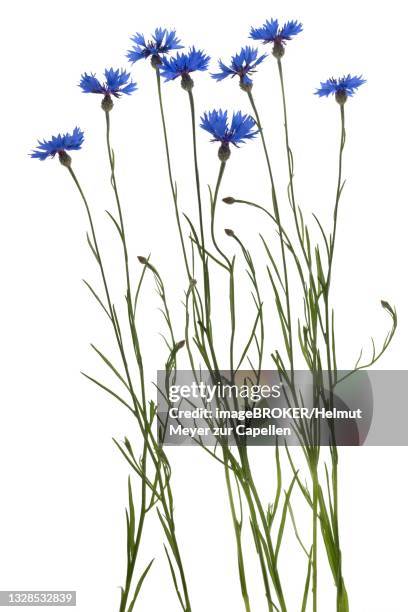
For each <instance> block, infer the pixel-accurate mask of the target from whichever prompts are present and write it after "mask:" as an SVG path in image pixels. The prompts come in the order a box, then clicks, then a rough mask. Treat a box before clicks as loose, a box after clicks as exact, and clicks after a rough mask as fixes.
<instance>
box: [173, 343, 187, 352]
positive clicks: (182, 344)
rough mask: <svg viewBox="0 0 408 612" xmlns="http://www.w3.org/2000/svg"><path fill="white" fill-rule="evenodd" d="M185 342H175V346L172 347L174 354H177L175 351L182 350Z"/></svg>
mask: <svg viewBox="0 0 408 612" xmlns="http://www.w3.org/2000/svg"><path fill="white" fill-rule="evenodd" d="M185 343H186V341H185V340H180V342H177V344H176V345H175V347H174V352H175V353H177V351H179V350H180V349H182V348H183V346H184V345H185Z"/></svg>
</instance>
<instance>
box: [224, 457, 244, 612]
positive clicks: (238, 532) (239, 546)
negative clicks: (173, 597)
mask: <svg viewBox="0 0 408 612" xmlns="http://www.w3.org/2000/svg"><path fill="white" fill-rule="evenodd" d="M229 472H230V468H229V459H228V456H227V452H226V451H225V449H224V473H225V482H226V484H227V491H228V501H229V506H230V511H231V515H232V521H233V525H234V533H235V541H236V545H237V557H238V572H239V580H240V584H241V593H242V599H243V601H244V605H245V611H246V612H251V606H250V602H249V595H248V589H247V583H246V576H245V563H244V556H243V553H242V541H241V523H240V522H239V521H238V519H237V514H236V511H235V503H234V496H233V493H232V487H231V479H230V473H229Z"/></svg>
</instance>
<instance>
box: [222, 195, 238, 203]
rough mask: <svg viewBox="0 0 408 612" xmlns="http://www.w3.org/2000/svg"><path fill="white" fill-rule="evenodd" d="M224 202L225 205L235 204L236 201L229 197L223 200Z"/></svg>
mask: <svg viewBox="0 0 408 612" xmlns="http://www.w3.org/2000/svg"><path fill="white" fill-rule="evenodd" d="M222 201H223V202H225V204H235V202H236V199H235V198H231V197H228V198H223V199H222Z"/></svg>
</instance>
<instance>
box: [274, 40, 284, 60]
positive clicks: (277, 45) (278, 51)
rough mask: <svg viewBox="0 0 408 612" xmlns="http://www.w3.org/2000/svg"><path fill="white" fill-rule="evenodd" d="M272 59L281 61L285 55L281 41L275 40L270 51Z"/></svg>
mask: <svg viewBox="0 0 408 612" xmlns="http://www.w3.org/2000/svg"><path fill="white" fill-rule="evenodd" d="M272 55H273V57H276V59H281V57H283V56H284V55H285V47H284V46H283V42H282V41H281V40H275V42H274V45H273V50H272Z"/></svg>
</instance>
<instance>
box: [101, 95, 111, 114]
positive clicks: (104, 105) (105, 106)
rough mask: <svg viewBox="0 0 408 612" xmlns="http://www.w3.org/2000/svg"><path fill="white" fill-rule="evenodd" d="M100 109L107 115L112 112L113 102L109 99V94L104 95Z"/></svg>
mask: <svg viewBox="0 0 408 612" xmlns="http://www.w3.org/2000/svg"><path fill="white" fill-rule="evenodd" d="M101 107H102V110H104V111H105V113H109V112H110V111H111V110H112V108H113V100H112V98H111V97H110V95H109V94H106V95H105V96H104V97H103V100H102V102H101Z"/></svg>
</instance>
